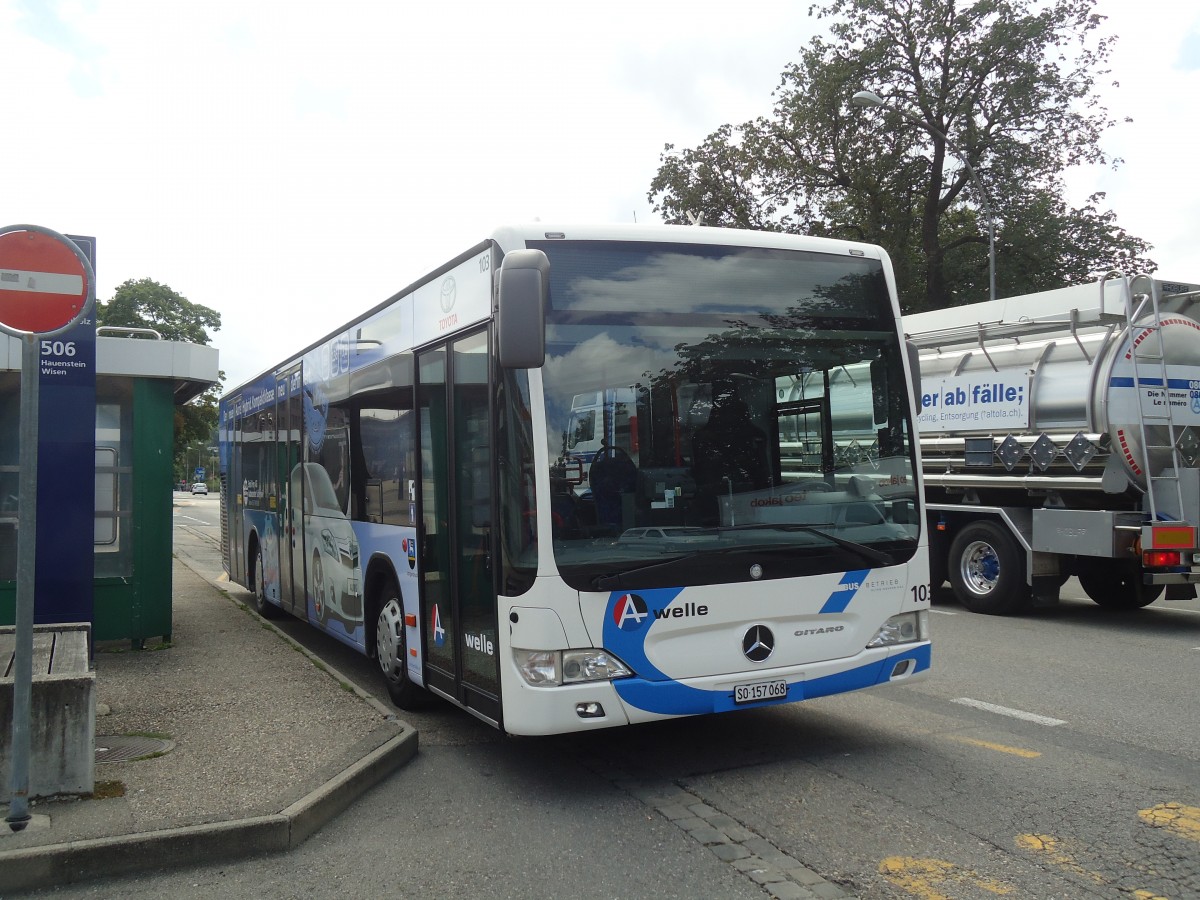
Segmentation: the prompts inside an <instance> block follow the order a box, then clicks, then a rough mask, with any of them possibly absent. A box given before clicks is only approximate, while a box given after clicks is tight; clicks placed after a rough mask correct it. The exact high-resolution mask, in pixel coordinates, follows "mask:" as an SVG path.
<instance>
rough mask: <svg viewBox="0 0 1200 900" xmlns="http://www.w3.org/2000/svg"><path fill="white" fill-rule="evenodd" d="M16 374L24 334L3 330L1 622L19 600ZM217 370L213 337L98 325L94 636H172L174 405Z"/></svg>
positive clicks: (137, 640)
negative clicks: (161, 335) (191, 340)
mask: <svg viewBox="0 0 1200 900" xmlns="http://www.w3.org/2000/svg"><path fill="white" fill-rule="evenodd" d="M20 376H21V345H20V342H19V341H18V340H17V339H16V338H12V337H8V336H7V335H0V625H12V624H13V621H14V617H15V605H16V560H17V499H18V498H17V490H16V486H17V484H18V478H19V475H20V466H19V455H18V454H19V446H18V442H17V436H18V432H19V415H20ZM217 380H218V368H217V350H216V348H214V347H206V346H200V345H197V344H188V343H182V342H178V341H166V340H161V339H158V338H157V336H156V335H155V334H154V333H153V332H148V331H147V330H146V329H115V328H103V327H102V328H100V329H98V331H97V336H96V488H95V517H96V527H95V540H94V551H95V552H94V564H95V566H94V572H93V591H94V593H93V604H94V605H93V616H94V618H93V622H92V637H93V639H94V640H98V641H105V640H129V641H131V642H132V643H133V644H134V645H135V646H141V645H142V643H143V642H144V641H145V640H146V639H147V638H152V637H161V638H162V639H164V640H169V639H170V637H171V560H172V551H171V534H172V510H171V505H172V488H173V485H174V481H175V475H174V470H173V456H174V450H173V445H174V428H175V407H176V406H178V405H181V404H183V403H186V402H188V401H189V400H191V399H193V398H195V397H197V396H198V395H200V394H201V393H203V392H204V391H205V390H207V389H208V388H209V387H210V386H211V385H213V384H215V383H216V382H217ZM52 477H53V473H52V472H42V471H41V470H40V468H39V472H38V478H39V481H41V480H42V479H45V478H52Z"/></svg>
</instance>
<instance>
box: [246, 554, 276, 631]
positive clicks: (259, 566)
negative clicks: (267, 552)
mask: <svg viewBox="0 0 1200 900" xmlns="http://www.w3.org/2000/svg"><path fill="white" fill-rule="evenodd" d="M250 571H251V573H253V574H251V576H250V577H251V578H253V579H254V585H253V588H254V610H255V612H257V613H258V614H259V615H260V616H262V617H263V618H264V619H278V618H279V616H280V614H281V613H282V612H283V610H281V609H280V608H279V607H278V606H276V605H275V604H274V603H272V602H271V601H270V600H268V599H267V586H266V584H265V583H264V582H263V559H262V550H261V549H259V547H258V546H257V545H255V547H254V552H253V554H252V555H251V558H250Z"/></svg>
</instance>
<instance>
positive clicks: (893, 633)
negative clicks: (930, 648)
mask: <svg viewBox="0 0 1200 900" xmlns="http://www.w3.org/2000/svg"><path fill="white" fill-rule="evenodd" d="M927 640H929V612H928V611H927V610H921V611H920V612H910V613H901V614H900V615H898V616H892V617H891V618H890V619H888V620H887V621H886V622H884V623H883V625H881V626H880V628H879V630H878V631H877V632H875V637H873V638H871V640H870V641H868V642H867V647H868V648H871V647H890V646H892V645H893V644H915V643H916V642H918V641H927Z"/></svg>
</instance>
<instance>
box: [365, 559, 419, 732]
mask: <svg viewBox="0 0 1200 900" xmlns="http://www.w3.org/2000/svg"><path fill="white" fill-rule="evenodd" d="M375 657H376V661H377V662H378V663H379V668H380V671H382V672H383V681H384V683H385V684H386V685H387V692H388V696H389V697H391V698H392V702H393V703H395V704H396V705H397V706H398V707H400V708H401V709H420V708H421V707H422V706H425V705H426V704H427V703H428V701H429V693H428V691H426V690H425V689H424V688H423V687H421V686H420V685H417V684H413V682H412V681H411V680H409V677H408V648H407V642H406V641H405V639H404V605H403V603H402V602H401V599H400V589H399V588H398V587H397V586H396V582H395V581H393V580H391V579H390V578H389V579H388V580H387V581H386V582H384V586H383V591H382V592H381V594H380V603H379V615H378V616H377V617H376V619H375Z"/></svg>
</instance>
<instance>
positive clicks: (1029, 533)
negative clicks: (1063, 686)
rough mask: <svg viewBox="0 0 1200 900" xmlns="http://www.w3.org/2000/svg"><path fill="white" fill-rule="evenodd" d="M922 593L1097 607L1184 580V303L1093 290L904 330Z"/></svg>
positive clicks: (928, 317)
mask: <svg viewBox="0 0 1200 900" xmlns="http://www.w3.org/2000/svg"><path fill="white" fill-rule="evenodd" d="M904 330H905V332H906V333H907V335H908V339H909V341H910V343H911V344H913V345H915V347H916V349H917V354H918V358H919V364H920V374H921V385H920V413H919V416H918V425H917V430H918V433H919V440H920V449H921V457H922V466H923V471H924V481H925V501H926V503H925V515H926V518H927V521H928V524H929V535H930V563H931V568H932V570H933V571H932V581H933V584H934V585H935V586H937V585H940V584H943V583H944V582H945V581H949V582H950V586H951V588H952V589H953V591H954V594H955V596H956V597H957V599H958V600H959V601H960V602H961V603H962V604H963V606H965V607H966V608H967V609H969V610H972V611H974V612H980V613H989V614H1010V613H1015V612H1019V611H1021V610H1023V609H1025V608H1028V607H1029V606H1031V605H1040V604H1047V603H1053V602H1056V601H1057V600H1058V596H1059V589H1060V588H1061V587H1062V585H1063V584H1064V583H1065V582H1066V580H1067V579H1068V578H1070V577H1071V576H1075V577H1077V578H1078V579H1079V582H1080V584H1081V586H1082V587H1083V589H1084V591H1085V592H1086V593H1087V594H1088V596H1089V597H1091V599H1092V600H1094V601H1095V602H1096V603H1098V604H1099V605H1101V606H1103V607H1110V608H1119V609H1131V608H1137V607H1143V606H1146V605H1147V604H1150V603H1153V602H1154V601H1155V600H1156V599H1158V598H1159V597H1160V596H1162V595H1163V594H1164V593H1165V595H1166V599H1167V600H1173V599H1184V598H1188V597H1194V596H1195V595H1196V594H1195V587H1194V585H1195V584H1196V583H1197V582H1198V581H1200V548H1198V546H1197V526H1198V524H1200V522H1198V520H1200V286H1198V285H1195V284H1182V283H1174V282H1168V281H1162V280H1158V279H1155V278H1151V277H1149V276H1145V275H1140V276H1136V277H1132V278H1129V277H1124V276H1120V275H1116V274H1110V275H1109V276H1106V277H1104V278H1102V279H1100V280H1099V282H1098V283H1096V284H1091V285H1082V286H1078V287H1070V288H1064V289H1061V290H1054V291H1046V292H1042V293H1037V294H1028V295H1025V296H1020V297H1010V298H1006V299H1002V300H995V301H991V302H985V303H976V304H971V305H969V306H962V307H954V308H950V309H944V310H937V311H934V312H927V313H920V314H915V315H911V316H906V317H905V319H904Z"/></svg>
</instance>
